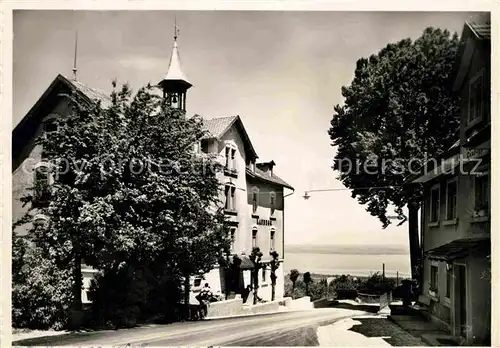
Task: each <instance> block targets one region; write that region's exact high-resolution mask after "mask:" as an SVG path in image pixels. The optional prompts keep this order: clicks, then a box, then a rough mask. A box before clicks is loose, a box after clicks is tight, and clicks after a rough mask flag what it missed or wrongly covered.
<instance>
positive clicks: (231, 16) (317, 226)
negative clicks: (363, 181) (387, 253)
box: [13, 10, 471, 246]
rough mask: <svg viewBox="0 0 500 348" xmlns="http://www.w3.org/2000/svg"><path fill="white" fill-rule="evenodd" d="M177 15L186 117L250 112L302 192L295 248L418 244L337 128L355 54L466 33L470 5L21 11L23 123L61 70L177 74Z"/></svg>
mask: <svg viewBox="0 0 500 348" xmlns="http://www.w3.org/2000/svg"><path fill="white" fill-rule="evenodd" d="M174 16H175V17H176V18H177V25H178V26H179V28H180V31H179V38H178V45H179V52H180V59H181V64H182V69H183V71H184V73H185V74H186V75H187V77H188V79H189V80H190V82H191V83H193V85H194V87H193V88H191V89H190V90H189V91H188V95H187V114H188V115H193V114H200V115H202V116H203V117H205V118H207V119H210V118H214V117H223V116H231V115H240V117H241V118H242V120H243V123H244V125H245V128H246V130H247V132H248V134H249V136H250V139H251V141H252V143H253V145H254V147H255V149H256V151H257V154H258V156H259V160H260V161H270V160H274V161H275V162H276V167H275V169H274V172H275V173H276V174H277V175H279V176H280V177H282V178H283V179H284V180H285V181H287V182H288V183H289V184H291V185H292V186H293V187H294V188H295V193H294V194H293V195H291V196H289V197H286V198H285V200H286V202H285V243H286V244H373V245H384V244H391V245H401V246H407V245H408V233H407V228H408V227H407V224H405V225H403V226H400V227H397V226H395V224H393V225H391V226H389V227H388V228H386V229H385V230H383V229H382V228H381V223H380V222H379V221H378V219H377V218H376V217H373V216H370V214H369V213H367V212H366V211H365V207H363V206H361V205H359V204H358V202H357V200H355V199H353V198H351V194H350V191H349V190H344V191H335V192H317V193H314V192H313V193H311V198H310V199H308V200H304V199H303V198H302V196H303V195H304V191H307V190H318V189H319V190H322V189H331V188H342V187H343V185H342V184H341V182H339V181H338V180H337V179H336V177H337V175H338V173H335V172H334V171H333V170H332V169H331V166H332V164H333V157H334V155H335V149H334V148H333V147H332V146H331V140H330V138H329V136H328V134H327V132H328V129H329V127H330V120H331V118H332V115H333V106H334V105H336V104H341V103H342V101H343V98H342V95H341V87H342V86H347V85H349V84H350V82H351V81H352V79H353V74H354V69H355V66H356V61H357V60H358V59H359V58H361V57H368V56H370V55H371V54H374V53H377V52H378V51H379V50H380V49H381V48H383V47H385V46H386V45H387V44H388V43H391V42H396V41H399V40H401V39H404V38H407V37H410V38H412V39H416V38H417V37H419V36H420V35H421V33H422V32H423V30H424V29H425V28H426V27H428V26H433V27H439V28H443V29H448V30H449V31H451V32H458V34H460V33H461V30H462V27H463V24H464V21H465V20H467V19H468V18H470V17H471V13H461V12H262V11H231V12H229V11H175V12H174V11H147V12H146V11H40V10H39V11H28V10H23V11H15V12H14V46H13V47H14V70H13V84H14V86H13V88H14V95H13V98H14V105H13V126H15V125H16V124H17V123H18V122H19V121H20V120H21V119H22V118H23V117H24V115H25V114H26V113H27V112H28V110H29V109H30V108H31V107H32V105H33V104H34V103H35V102H36V101H37V100H38V98H39V97H40V96H41V94H42V93H43V92H44V91H45V89H46V88H47V87H48V85H49V84H50V83H51V82H52V80H53V79H54V78H55V77H56V75H57V74H58V73H61V74H63V75H65V76H71V74H72V72H71V69H72V67H73V58H74V41H75V31H76V30H78V54H77V68H78V80H80V81H81V82H83V83H85V84H87V85H88V86H90V87H94V88H99V89H102V90H104V91H107V92H111V81H112V80H113V79H117V81H118V83H124V82H128V83H129V84H130V85H131V87H132V88H133V89H134V90H137V89H138V88H140V87H142V86H144V85H146V84H147V83H148V82H151V83H157V82H159V81H160V80H161V78H162V77H163V75H164V74H165V73H166V71H167V68H168V63H169V59H170V53H171V50H172V44H173V25H174Z"/></svg>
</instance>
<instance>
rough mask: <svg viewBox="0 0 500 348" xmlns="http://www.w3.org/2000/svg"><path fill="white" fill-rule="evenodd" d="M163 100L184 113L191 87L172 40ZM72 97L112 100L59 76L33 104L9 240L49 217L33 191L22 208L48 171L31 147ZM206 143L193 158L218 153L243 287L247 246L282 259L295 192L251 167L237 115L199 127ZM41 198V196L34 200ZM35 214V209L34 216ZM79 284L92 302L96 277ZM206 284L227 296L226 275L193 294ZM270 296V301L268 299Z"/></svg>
mask: <svg viewBox="0 0 500 348" xmlns="http://www.w3.org/2000/svg"><path fill="white" fill-rule="evenodd" d="M158 85H159V87H160V88H161V90H162V92H163V97H164V98H166V100H167V103H168V104H169V105H170V106H171V107H174V108H179V109H181V110H183V111H185V109H186V100H187V90H188V89H189V88H190V87H192V84H191V83H190V82H189V81H188V79H187V78H186V76H185V74H184V73H183V72H182V70H181V66H180V59H179V54H178V47H177V36H175V37H174V46H173V50H172V55H171V58H170V64H169V68H168V71H167V74H166V75H165V76H164V77H163V79H162V80H161V81H160V82H159V84H158ZM72 92H76V93H77V94H78V95H79V96H80V97H81V98H82V99H83V101H84V102H87V103H89V104H91V103H95V102H100V103H101V106H102V107H104V108H105V107H107V106H110V105H111V99H110V97H109V96H108V95H107V94H106V93H104V92H102V91H99V90H96V89H94V88H91V87H88V86H86V85H84V84H83V83H81V82H80V81H77V80H76V78H75V79H69V78H66V77H64V76H62V75H58V76H56V78H55V79H54V81H53V82H52V83H51V84H50V86H49V87H48V88H47V90H46V91H45V92H44V94H43V95H42V96H41V97H40V99H39V100H38V101H37V103H36V104H35V105H34V106H33V107H32V108H31V110H30V111H29V112H28V114H27V115H26V116H25V117H24V118H23V119H22V120H21V121H20V122H19V123H18V124H17V125H16V127H15V128H14V130H13V131H12V138H13V143H12V149H13V150H12V187H13V191H12V198H13V201H12V212H13V217H12V218H13V223H16V222H17V221H18V220H19V219H20V218H21V217H23V216H24V215H25V213H26V212H28V211H30V214H32V216H31V221H27V222H26V223H24V224H22V225H19V226H16V227H15V228H14V233H16V234H17V235H21V236H23V235H26V234H27V233H28V231H29V230H30V229H31V228H32V226H33V224H36V223H44V222H45V221H46V220H47V217H45V216H43V215H42V214H38V213H37V209H36V208H37V207H36V205H40V206H42V205H44V204H47V201H46V200H45V199H44V197H45V195H44V193H43V192H40V193H38V192H37V199H36V201H35V202H34V203H33V204H35V206H34V207H33V206H30V205H26V204H24V203H23V202H22V198H23V197H24V196H25V195H26V193H27V190H28V189H30V188H31V187H33V186H35V185H37V184H39V183H41V184H43V185H41V187H47V186H48V185H50V182H51V180H53V179H52V178H51V177H50V174H48V173H49V170H48V169H49V164H48V163H46V162H44V160H43V149H42V148H41V147H40V145H35V140H36V138H37V137H39V136H41V135H43V133H44V132H51V131H56V129H54V123H53V122H51V120H54V119H55V118H58V117H65V116H66V115H68V114H69V101H68V99H67V97H65V95H70V94H71V93H72ZM204 124H205V127H206V130H207V136H206V137H205V138H204V139H203V140H202V141H201V142H200V144H198V146H197V147H196V151H198V152H200V153H201V152H204V153H217V154H219V158H220V161H221V163H223V164H224V167H225V169H224V171H223V172H221V173H218V175H219V178H220V180H221V182H222V183H223V184H224V192H223V193H221V201H222V202H224V204H225V213H226V214H227V215H228V217H229V221H230V222H229V223H230V224H231V237H232V238H233V245H232V252H233V253H234V254H238V255H240V256H241V257H242V259H243V261H245V262H243V263H242V266H243V267H242V268H243V269H245V271H244V272H243V273H244V274H243V276H244V279H245V284H248V281H249V274H248V273H249V271H248V269H249V268H251V263H249V260H248V255H249V254H250V252H251V250H252V246H259V247H260V248H261V250H262V251H263V253H264V261H265V262H268V261H269V259H270V256H269V251H270V250H271V249H272V250H276V251H277V252H278V253H279V255H280V259H281V261H283V257H284V248H283V241H284V219H283V211H284V189H285V188H287V189H292V188H291V186H290V185H288V184H287V183H286V182H284V181H283V180H282V179H280V178H279V177H278V176H276V175H275V174H274V173H273V166H274V162H270V163H267V164H262V163H256V160H257V158H258V156H257V154H256V152H255V150H254V148H253V146H252V144H251V142H250V139H249V137H248V134H247V133H246V130H245V128H244V126H243V123H242V121H241V118H240V117H239V116H233V117H223V118H216V119H211V120H206V121H205V122H204ZM38 196H39V197H38ZM31 208H35V209H31ZM82 273H83V284H84V289H83V290H82V291H83V293H82V301H83V302H84V303H86V302H89V300H88V297H87V291H88V288H89V286H90V279H92V277H93V275H94V273H95V270H92V269H91V268H89V267H86V266H85V265H82ZM261 273H262V274H261V275H260V277H261V279H262V282H261V283H262V284H261V294H262V296H261V297H263V298H264V299H268V298H270V289H269V291H267V289H266V288H268V287H269V288H270V279H269V271H266V270H263V271H261ZM206 282H208V283H210V285H211V286H212V288H213V289H214V290H215V291H221V292H224V291H225V290H226V289H224V271H223V270H222V269H219V268H216V269H214V270H213V271H211V272H210V273H209V274H207V275H206V276H205V277H204V279H193V283H192V285H193V289H194V290H195V291H196V290H197V289H199V288H200V287H201V285H202V284H204V283H206ZM277 283H278V285H277V287H276V296H277V297H278V298H279V297H282V296H283V292H284V282H283V266H282V265H281V266H280V268H279V271H278V280H277ZM268 292H269V296H268V295H267V293H268Z"/></svg>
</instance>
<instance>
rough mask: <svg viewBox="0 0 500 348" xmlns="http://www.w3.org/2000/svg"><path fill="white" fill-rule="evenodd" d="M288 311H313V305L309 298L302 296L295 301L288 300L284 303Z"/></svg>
mask: <svg viewBox="0 0 500 348" xmlns="http://www.w3.org/2000/svg"><path fill="white" fill-rule="evenodd" d="M286 306H287V307H288V308H289V309H313V308H314V306H313V303H312V302H311V298H310V297H309V296H304V297H301V298H298V299H296V300H290V301H288V302H287V303H286Z"/></svg>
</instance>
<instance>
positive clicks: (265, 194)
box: [192, 116, 293, 300]
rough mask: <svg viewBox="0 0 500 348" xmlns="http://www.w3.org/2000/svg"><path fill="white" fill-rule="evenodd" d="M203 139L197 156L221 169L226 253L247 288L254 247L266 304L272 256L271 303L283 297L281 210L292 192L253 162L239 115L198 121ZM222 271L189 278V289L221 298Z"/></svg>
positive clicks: (269, 167)
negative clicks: (209, 156)
mask: <svg viewBox="0 0 500 348" xmlns="http://www.w3.org/2000/svg"><path fill="white" fill-rule="evenodd" d="M204 124H205V127H206V129H207V131H208V134H209V135H208V136H207V137H206V138H205V139H203V140H202V141H201V144H200V146H199V147H198V149H199V151H200V152H204V153H213V154H218V156H219V159H220V161H221V163H222V164H223V166H224V170H223V171H222V172H221V173H219V174H218V175H219V180H220V181H221V183H222V184H223V185H224V191H223V193H222V194H221V195H222V196H221V201H222V202H223V204H224V210H225V214H226V215H227V217H228V221H229V224H230V233H231V238H232V240H233V242H232V246H231V251H232V253H233V254H234V255H238V256H239V258H240V259H241V260H242V266H241V268H242V273H243V274H242V278H243V284H241V286H242V287H246V286H248V285H250V283H251V282H250V272H251V269H252V267H253V265H252V262H251V261H250V259H249V258H248V257H249V255H250V253H251V252H252V249H253V248H254V247H258V248H260V250H261V251H262V253H263V258H262V263H263V265H264V267H263V268H262V269H261V270H260V271H259V297H261V298H262V299H264V300H270V299H271V280H270V268H269V261H270V260H271V256H270V253H271V252H272V251H276V252H277V253H278V255H279V259H280V262H281V265H280V267H279V268H278V270H277V272H276V273H277V280H276V298H282V297H283V294H284V274H283V262H284V206H285V196H286V193H285V190H286V189H288V190H293V188H292V187H291V186H290V185H289V184H287V183H286V182H285V181H284V180H283V179H281V178H280V177H278V176H277V175H276V174H275V172H274V166H275V163H274V162H273V161H270V162H267V163H258V162H257V158H258V157H257V154H256V152H255V150H254V148H253V145H252V143H251V142H250V138H249V137H248V134H247V132H246V130H245V128H244V126H243V123H242V121H241V118H240V117H239V116H232V117H224V118H216V119H211V120H206V121H205V122H204ZM224 277H225V275H224V271H223V270H220V269H218V268H216V269H214V270H213V271H212V272H210V273H209V274H207V275H205V277H204V278H205V279H204V280H203V279H194V280H193V283H192V285H193V290H194V291H199V289H200V287H201V286H202V285H203V284H205V283H206V282H207V283H209V284H210V286H211V288H212V289H213V290H215V291H216V292H218V291H220V292H221V293H225V292H226V291H228V289H225V281H224Z"/></svg>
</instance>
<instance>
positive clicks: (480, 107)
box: [468, 71, 485, 123]
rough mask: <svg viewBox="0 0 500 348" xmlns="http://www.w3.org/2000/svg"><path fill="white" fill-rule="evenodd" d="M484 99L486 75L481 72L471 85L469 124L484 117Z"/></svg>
mask: <svg viewBox="0 0 500 348" xmlns="http://www.w3.org/2000/svg"><path fill="white" fill-rule="evenodd" d="M484 99H485V98H484V74H483V72H482V71H481V72H480V73H479V75H478V76H477V77H475V78H474V79H472V80H471V82H470V85H469V120H468V121H469V123H471V122H472V121H474V120H476V119H480V118H481V117H482V116H483V111H484Z"/></svg>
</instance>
